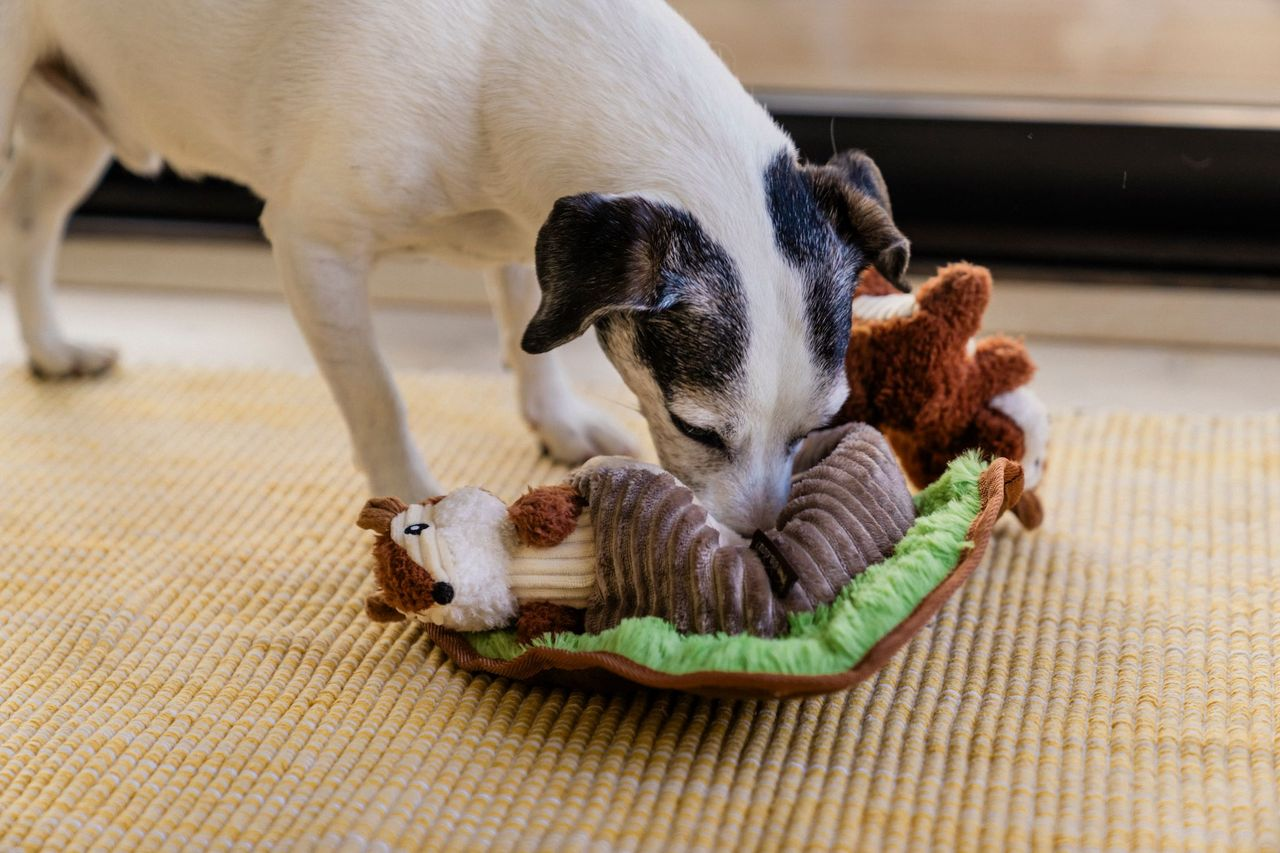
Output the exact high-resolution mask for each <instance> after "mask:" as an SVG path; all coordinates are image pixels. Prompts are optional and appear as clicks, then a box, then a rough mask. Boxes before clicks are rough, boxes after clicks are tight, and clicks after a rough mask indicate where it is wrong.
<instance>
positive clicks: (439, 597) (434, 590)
mask: <svg viewBox="0 0 1280 853" xmlns="http://www.w3.org/2000/svg"><path fill="white" fill-rule="evenodd" d="M431 600H432V601H434V602H435V603H436V604H448V603H449V602H450V601H453V587H452V586H450V585H449V584H447V583H445V582H444V581H436V585H435V586H433V587H431Z"/></svg>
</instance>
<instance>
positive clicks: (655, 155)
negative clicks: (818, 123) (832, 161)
mask: <svg viewBox="0 0 1280 853" xmlns="http://www.w3.org/2000/svg"><path fill="white" fill-rule="evenodd" d="M543 14H546V15H549V16H551V17H552V18H553V20H549V21H547V22H546V24H545V26H543V27H540V28H536V29H535V30H534V31H533V32H529V31H528V29H527V28H511V27H507V26H505V25H495V28H496V30H497V37H498V40H499V46H498V47H496V48H495V51H494V56H495V58H497V59H498V62H499V66H498V67H497V68H494V69H492V70H491V71H490V74H491V75H492V76H493V77H494V78H497V79H501V80H502V81H503V83H504V85H502V86H501V87H497V86H495V87H494V88H493V89H492V90H491V92H492V94H491V97H489V98H486V99H485V101H484V108H483V109H484V117H483V123H484V125H485V127H486V129H487V130H488V132H487V133H486V134H485V143H486V147H487V148H488V149H489V151H490V154H491V155H492V158H493V159H492V162H493V163H494V164H495V166H496V169H495V170H494V171H493V172H492V173H491V174H492V177H493V178H494V181H495V182H494V184H493V185H492V190H493V191H494V192H495V193H498V194H500V195H502V196H504V198H502V199H501V201H502V206H504V207H506V208H507V209H508V210H509V211H511V212H513V213H516V214H517V215H518V216H519V217H520V218H521V219H522V220H524V221H525V222H526V223H527V224H528V225H529V226H530V227H531V228H535V229H536V227H537V226H538V225H540V224H541V221H542V219H543V218H544V217H545V216H546V213H547V211H548V210H549V209H550V208H551V205H552V204H553V203H554V202H555V200H556V199H557V198H560V197H562V196H566V195H572V194H575V193H580V192H586V191H590V192H598V193H602V194H626V193H636V192H639V193H645V194H646V195H649V196H651V197H653V198H655V199H658V200H661V201H667V202H670V203H672V204H674V205H676V206H678V207H680V208H682V209H684V210H687V211H688V212H689V213H692V214H693V215H694V216H696V217H697V218H698V220H699V221H700V222H702V224H703V226H704V227H705V228H706V229H707V230H708V232H709V234H710V235H711V236H712V237H713V238H715V239H718V240H720V241H721V242H723V243H725V244H726V245H734V244H736V243H739V242H741V241H744V240H746V241H748V242H749V241H754V240H757V239H758V238H759V237H760V236H766V235H764V232H768V234H767V236H768V237H769V239H770V242H771V240H772V232H771V226H770V223H769V221H768V216H767V213H766V211H765V200H764V194H763V188H762V181H761V176H762V174H763V172H764V170H765V168H766V167H767V165H768V163H769V162H770V161H771V160H772V159H773V158H774V157H776V156H777V153H778V152H779V151H781V150H788V151H793V150H794V145H793V144H792V142H791V140H790V139H789V138H788V137H787V135H786V134H785V133H783V132H782V131H781V130H780V129H779V128H778V127H777V125H776V124H774V122H773V120H772V119H771V118H770V117H769V115H768V113H767V112H766V111H765V110H764V108H763V107H761V106H760V104H758V103H757V102H756V101H755V100H754V99H752V97H751V96H750V95H749V94H748V93H747V92H746V90H745V89H744V88H743V87H742V85H741V84H740V83H739V82H738V80H737V79H736V78H735V77H734V76H733V74H732V73H731V72H730V71H729V69H728V68H727V67H726V66H725V65H724V63H723V62H722V61H721V60H720V58H719V57H718V56H716V54H715V53H714V51H712V50H711V48H710V47H709V46H708V45H707V43H706V42H705V41H704V40H703V39H702V37H701V36H699V35H698V34H697V33H696V32H695V31H694V30H693V28H692V27H690V26H689V25H688V23H686V22H685V21H684V20H683V19H682V18H681V17H680V16H679V15H677V14H676V13H675V12H674V11H672V10H671V9H670V8H668V7H667V6H666V5H665V4H664V3H660V2H647V1H646V2H637V3H585V4H579V3H573V4H569V3H548V4H546V8H545V9H544V10H543ZM744 232H748V233H749V235H750V236H748V235H747V234H744ZM756 232H760V233H756Z"/></svg>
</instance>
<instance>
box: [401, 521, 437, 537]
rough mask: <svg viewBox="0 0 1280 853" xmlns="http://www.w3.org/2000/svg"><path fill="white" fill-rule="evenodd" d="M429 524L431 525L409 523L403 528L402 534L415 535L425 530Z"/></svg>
mask: <svg viewBox="0 0 1280 853" xmlns="http://www.w3.org/2000/svg"><path fill="white" fill-rule="evenodd" d="M430 526H431V525H430V524H425V523H418V524H410V525H409V526H408V527H406V528H405V529H404V535H405V536H417V535H418V534H419V533H421V532H422V531H424V530H426V529H427V528H428V527H430Z"/></svg>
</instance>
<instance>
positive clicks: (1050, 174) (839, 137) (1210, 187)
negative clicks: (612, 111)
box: [77, 91, 1280, 288]
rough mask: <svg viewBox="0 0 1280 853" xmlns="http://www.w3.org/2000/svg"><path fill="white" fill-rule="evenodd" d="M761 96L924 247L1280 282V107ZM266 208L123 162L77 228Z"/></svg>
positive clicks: (1002, 258) (198, 222)
mask: <svg viewBox="0 0 1280 853" xmlns="http://www.w3.org/2000/svg"><path fill="white" fill-rule="evenodd" d="M757 95H758V96H759V97H760V98H761V100H762V101H763V102H764V103H765V105H766V106H767V107H768V108H769V109H770V111H771V112H772V113H773V115H774V116H775V117H776V119H777V120H778V122H779V123H780V124H781V125H782V126H783V127H785V128H786V129H787V130H788V131H789V132H790V133H791V134H792V136H793V137H794V138H795V140H796V142H797V144H798V145H799V147H800V150H801V152H802V153H803V155H804V156H805V157H807V158H809V159H810V160H815V161H822V160H825V159H826V158H827V157H828V156H830V154H831V152H832V150H833V149H836V148H847V147H857V148H862V149H865V150H866V151H868V152H870V153H871V154H872V156H874V157H875V158H876V161H877V162H878V163H879V164H880V166H881V168H882V169H883V171H884V174H885V177H886V178H887V180H888V183H889V187H890V191H891V193H892V195H893V204H894V212H895V214H896V216H897V219H898V222H899V224H900V226H901V227H902V229H903V230H904V231H905V232H906V233H907V235H908V236H910V237H911V239H912V241H913V243H914V244H915V250H916V254H917V256H918V257H921V258H929V259H949V258H969V259H974V260H981V261H983V262H985V263H990V264H994V265H996V266H1000V265H1002V264H1009V265H1018V266H1024V265H1034V266H1050V267H1064V266H1066V267H1076V268H1087V267H1102V268H1107V269H1112V270H1116V269H1130V270H1134V271H1157V270H1158V271H1165V272H1174V273H1187V274H1194V275H1206V274H1207V275H1223V276H1226V277H1231V276H1235V277H1242V278H1243V279H1244V280H1247V281H1250V282H1252V283H1254V284H1255V285H1257V284H1261V285H1262V286H1268V287H1270V286H1274V287H1278V288H1280V107H1276V108H1264V107H1251V106H1198V105H1191V104H1139V103H1129V102H1096V101H1091V102H1083V101H1064V100H1058V101H1046V100H1030V99H1009V98H986V99H979V98H955V97H945V98H944V97H938V98H932V97H899V96H895V97H877V96H868V95H859V96H839V95H825V94H806V93H797V92H769V91H761V92H758V93H757ZM260 211H261V203H260V202H259V201H258V200H257V199H255V198H254V197H253V195H252V194H250V193H249V192H247V191H246V190H244V189H242V188H240V187H236V186H233V185H231V184H227V183H223V182H219V181H203V182H199V183H191V182H187V181H183V180H181V179H180V178H178V177H176V176H174V175H172V174H169V173H165V174H163V175H162V176H161V177H160V178H158V179H155V180H146V179H139V178H136V177H134V176H132V175H129V174H128V173H126V172H124V171H123V170H121V169H119V168H118V167H113V168H112V169H111V171H110V172H109V173H108V174H107V176H106V177H105V179H104V180H103V182H102V185H101V186H100V187H99V188H98V190H97V191H96V192H95V193H94V194H93V195H92V196H91V197H90V198H89V199H88V200H87V201H86V202H85V204H84V205H83V207H82V209H81V212H80V213H81V218H80V219H79V220H78V221H77V225H78V227H91V228H94V229H95V230H97V229H101V228H112V227H116V226H117V225H121V224H122V223H124V222H125V221H128V223H129V224H128V227H129V228H130V230H134V231H136V230H138V229H142V230H147V229H149V228H151V227H154V228H156V229H159V230H163V231H167V232H172V231H173V230H174V229H175V228H177V229H180V230H182V231H185V232H188V233H190V232H192V231H196V232H199V231H200V230H201V229H211V230H222V231H226V230H227V229H231V230H233V231H239V230H241V229H243V230H244V231H245V233H250V229H251V228H252V226H253V225H254V223H255V222H256V220H257V217H258V214H259V213H260Z"/></svg>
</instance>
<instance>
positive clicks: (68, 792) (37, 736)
mask: <svg viewBox="0 0 1280 853" xmlns="http://www.w3.org/2000/svg"><path fill="white" fill-rule="evenodd" d="M403 387H404V389H405V392H406V394H407V396H408V399H409V401H410V408H411V410H412V413H413V417H414V421H415V423H416V424H417V425H418V427H419V428H420V429H419V431H420V433H422V435H423V443H424V445H425V449H426V451H427V453H428V454H429V458H431V459H432V460H433V461H434V463H435V464H436V467H437V470H438V471H439V473H440V474H441V475H442V476H443V478H444V480H445V482H446V484H447V485H457V484H462V483H464V482H476V483H482V484H487V485H489V486H490V487H492V488H494V489H495V490H496V491H499V492H501V493H502V494H503V495H504V496H507V497H510V496H514V495H515V494H516V493H517V492H518V491H520V490H521V489H522V487H523V486H525V485H526V484H529V483H538V482H544V481H549V480H551V479H553V478H555V477H556V476H557V473H558V472H557V471H556V470H554V469H552V468H551V467H550V466H549V465H548V464H547V463H545V462H543V461H540V460H539V459H538V457H537V454H536V451H535V446H534V442H533V440H532V439H531V437H530V436H529V435H528V434H527V433H526V432H525V431H524V429H523V427H522V426H521V425H520V423H519V420H518V418H517V417H516V416H515V413H514V410H513V406H512V404H511V402H510V395H509V393H508V390H507V386H506V384H505V383H503V382H500V381H497V380H490V379H483V378H475V377H439V376H418V377H405V378H404V379H403ZM1056 428H1057V433H1056V437H1055V441H1054V446H1053V462H1052V468H1051V470H1050V473H1049V477H1048V481H1047V483H1046V488H1045V490H1044V496H1045V499H1046V505H1047V508H1048V520H1047V523H1046V525H1045V527H1044V529H1042V530H1041V531H1040V532H1039V533H1037V534H1035V535H1025V534H1023V533H1021V532H1019V531H1018V530H1017V529H1016V527H1015V526H1014V525H1012V524H1011V523H1010V522H1008V521H1006V522H1005V523H1004V526H1002V528H1001V534H1000V535H999V537H998V539H997V540H996V541H995V542H994V543H993V551H992V553H991V556H990V559H989V561H988V563H987V565H986V566H984V567H983V568H981V569H979V571H978V572H977V573H976V574H975V575H974V577H973V579H972V580H971V581H970V583H969V584H968V586H967V588H966V589H965V590H963V591H962V592H961V594H960V595H958V596H957V597H956V598H955V599H953V600H952V602H951V603H950V604H949V605H948V606H947V607H946V608H945V610H944V611H943V612H942V614H941V616H940V617H939V618H938V619H937V620H936V621H935V622H934V623H933V624H932V625H931V626H930V627H929V628H928V629H926V630H925V631H924V632H923V633H922V634H921V635H920V636H919V637H917V638H916V640H915V641H914V642H913V643H912V644H911V645H910V646H909V647H908V648H907V649H906V650H904V651H903V652H902V653H901V654H899V656H898V657H897V658H896V659H894V660H893V662H892V663H891V664H890V665H889V666H888V667H887V668H886V669H885V670H884V671H883V672H882V673H881V674H880V675H879V677H877V678H874V679H872V680H871V681H869V682H866V683H864V684H862V685H861V686H859V687H858V688H856V689H854V690H852V691H849V692H847V693H844V694H840V695H835V696H831V697H829V698H821V699H809V700H803V701H792V702H783V703H776V702H716V701H708V700H703V699H695V698H690V697H688V696H681V695H672V694H658V693H646V692H640V693H637V694H635V695H631V696H608V695H591V694H584V693H575V692H566V691H562V690H556V689H547V688H530V687H527V686H523V685H520V684H510V683H506V682H504V681H496V680H492V679H490V678H487V677H475V678H473V677H471V676H469V675H467V674H465V673H461V672H458V671H455V670H454V668H453V667H452V666H451V665H450V664H449V663H448V662H446V661H445V660H444V659H443V657H442V656H441V654H440V653H439V652H438V651H437V650H435V649H434V648H432V646H430V645H429V644H428V643H427V642H425V641H424V640H423V638H422V636H421V635H420V633H419V631H418V630H416V629H414V628H411V627H408V628H407V627H403V626H401V625H396V626H390V627H385V626H381V625H374V624H372V623H370V622H369V621H368V620H367V619H366V618H365V617H364V615H363V613H362V611H361V601H362V598H363V596H364V594H365V593H366V592H367V591H368V590H369V578H368V568H367V561H366V551H367V548H368V545H369V542H368V536H367V534H364V533H363V532H361V531H359V530H357V529H356V528H355V526H354V525H353V524H352V520H353V518H354V516H355V513H356V510H357V509H358V507H359V506H360V504H361V501H362V498H363V495H362V494H361V490H360V481H359V480H358V479H357V477H356V476H355V475H354V473H352V469H351V465H350V462H349V456H348V451H347V448H346V445H345V440H344V437H343V435H342V433H341V431H340V427H339V422H338V417H337V414H336V412H335V411H334V409H333V408H332V406H331V404H330V402H329V400H328V398H327V396H326V394H325V391H324V389H323V388H322V386H321V384H320V382H319V381H318V380H316V379H313V378H299V377H292V376H286V375H270V374H261V373H193V372H180V371H173V370H144V371H135V370H130V371H127V372H126V373H124V374H123V375H122V376H119V377H115V378H110V379H107V380H105V381H102V382H99V383H92V384H66V385H50V386H38V385H36V384H35V383H33V382H31V381H29V380H28V379H27V378H26V376H25V375H24V374H22V373H21V372H19V371H17V370H11V371H9V372H7V373H4V374H0V494H2V495H3V500H2V501H0V848H3V849H15V848H16V849H22V848H37V847H41V848H48V849H73V848H81V847H97V848H111V849H129V848H159V847H165V848H170V847H192V848H209V847H213V848H226V847H230V846H232V845H233V844H239V845H240V846H247V845H264V846H265V845H272V846H284V847H294V846H307V847H315V846H318V847H326V848H329V847H348V848H358V847H365V846H371V845H379V846H380V847H382V848H383V849H386V848H393V849H413V848H418V849H445V848H451V847H452V848H457V849H475V848H477V847H481V846H484V845H493V846H497V847H502V848H524V849H548V850H557V851H561V850H569V849H579V848H584V847H588V846H592V845H593V844H594V845H595V846H598V847H602V848H623V849H627V848H634V847H643V848H648V849H654V850H659V849H670V848H673V847H699V848H710V847H718V848H723V847H731V846H735V845H736V846H753V847H754V846H759V847H763V848H774V847H782V846H800V845H809V846H813V847H830V846H841V847H854V846H858V847H861V848H864V849H869V850H878V849H904V850H905V849H911V850H916V849H923V848H926V847H935V848H941V849H978V848H999V847H1025V846H1027V845H1032V846H1035V847H1038V848H1044V847H1065V848H1077V847H1085V848H1090V849H1101V848H1114V849H1119V848H1141V849H1152V850H1154V849H1160V850H1168V849H1179V848H1192V849H1205V848H1221V849H1227V848H1230V849H1237V850H1240V849H1272V850H1274V849H1277V848H1280V795H1278V793H1277V792H1278V789H1280V759H1278V756H1280V705H1278V704H1277V691H1278V690H1280V416H1275V415H1272V416H1258V417H1242V418H1181V419H1179V418H1158V417H1143V416H1135V415H1123V414H1113V415H1105V416H1104V415H1091V416H1075V415H1065V416H1062V417H1059V418H1058V420H1057V424H1056Z"/></svg>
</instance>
